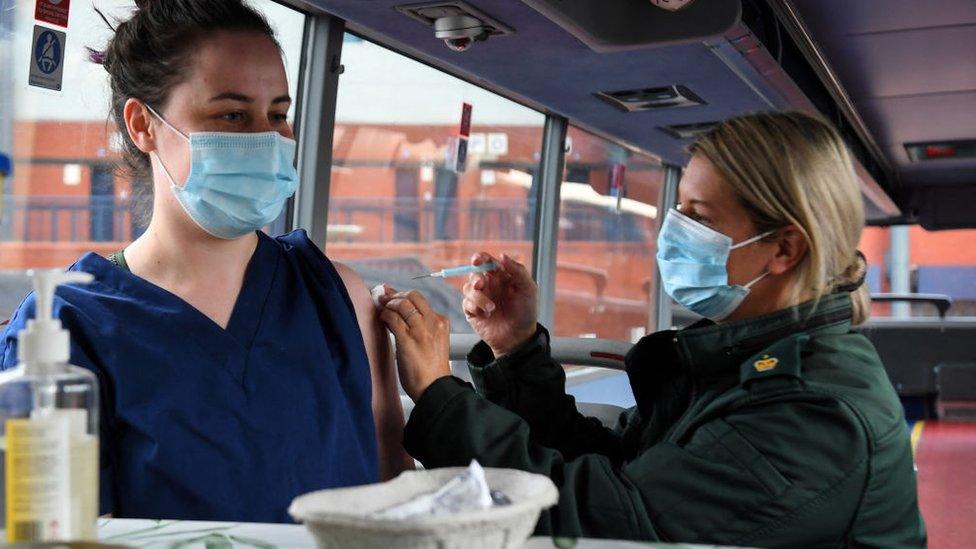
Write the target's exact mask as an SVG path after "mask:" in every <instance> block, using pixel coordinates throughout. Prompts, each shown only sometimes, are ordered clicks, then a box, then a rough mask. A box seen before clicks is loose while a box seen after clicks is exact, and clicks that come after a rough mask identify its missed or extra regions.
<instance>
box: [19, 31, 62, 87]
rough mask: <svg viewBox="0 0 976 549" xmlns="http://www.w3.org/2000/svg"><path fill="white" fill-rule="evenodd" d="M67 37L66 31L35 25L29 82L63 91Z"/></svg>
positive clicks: (33, 84)
mask: <svg viewBox="0 0 976 549" xmlns="http://www.w3.org/2000/svg"><path fill="white" fill-rule="evenodd" d="M65 38H66V35H65V33H63V32H61V31H56V30H51V29H48V28H45V27H42V26H40V25H34V39H33V40H32V41H31V62H30V76H29V77H28V80H27V83H28V84H30V85H31V86H36V87H38V88H47V89H49V90H56V91H61V82H62V80H63V78H64V46H65Z"/></svg>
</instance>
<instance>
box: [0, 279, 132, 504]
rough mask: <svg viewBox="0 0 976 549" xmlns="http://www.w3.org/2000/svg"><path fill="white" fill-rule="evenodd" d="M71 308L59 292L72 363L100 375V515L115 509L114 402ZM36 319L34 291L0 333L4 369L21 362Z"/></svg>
mask: <svg viewBox="0 0 976 549" xmlns="http://www.w3.org/2000/svg"><path fill="white" fill-rule="evenodd" d="M67 309H68V307H66V305H65V303H64V301H63V300H62V299H60V298H59V297H58V296H57V295H55V298H54V310H55V314H57V315H58V316H59V318H60V319H61V322H62V323H63V325H64V327H65V328H66V329H67V330H68V332H69V333H71V363H72V364H73V365H75V366H80V367H82V368H85V369H86V370H89V371H91V372H93V373H94V374H95V375H96V376H97V377H98V387H99V395H98V397H99V418H98V420H99V421H98V428H99V436H98V439H99V456H98V463H99V505H98V508H99V514H100V515H105V514H108V513H112V512H114V510H115V484H114V482H113V477H112V455H111V452H109V451H108V448H109V445H110V442H111V440H112V434H111V433H112V432H113V430H114V429H113V424H112V416H111V414H109V413H108V410H109V409H111V407H112V403H113V401H112V400H111V394H112V392H111V391H110V389H109V387H108V379H107V377H106V376H105V375H104V370H103V369H102V368H101V367H100V365H99V364H98V362H97V359H96V356H95V353H94V352H93V351H94V349H93V346H92V345H90V344H88V342H87V340H86V339H85V338H84V331H83V330H81V329H76V328H77V326H76V325H75V322H74V320H73V319H74V315H72V314H65V313H66V312H67ZM30 318H34V294H33V292H32V293H30V294H28V295H27V297H26V298H24V301H23V302H21V304H20V306H19V307H17V311H16V312H15V313H14V316H13V317H12V318H11V319H10V323H9V324H8V325H7V326H6V329H5V330H4V332H3V335H2V336H0V370H8V369H10V368H14V367H16V366H17V364H18V358H17V335H18V334H19V333H20V332H21V330H23V329H24V328H25V327H26V325H27V320H28V319H30Z"/></svg>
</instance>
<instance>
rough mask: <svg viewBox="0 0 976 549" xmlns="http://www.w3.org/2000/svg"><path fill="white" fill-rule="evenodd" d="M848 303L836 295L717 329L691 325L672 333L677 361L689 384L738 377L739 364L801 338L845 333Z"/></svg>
mask: <svg viewBox="0 0 976 549" xmlns="http://www.w3.org/2000/svg"><path fill="white" fill-rule="evenodd" d="M850 329H851V298H850V294H848V293H846V292H845V293H837V294H831V295H827V296H823V297H821V298H820V299H819V300H813V301H807V302H805V303H801V304H800V305H797V306H794V307H790V308H787V309H782V310H779V311H776V312H773V313H769V314H767V315H763V316H760V317H755V318H748V319H743V320H738V321H734V322H726V323H722V324H707V325H704V326H703V325H702V324H701V323H699V324H695V325H693V326H692V327H690V328H686V329H684V330H680V331H678V332H676V333H675V337H674V343H675V348H676V349H677V353H678V359H679V361H680V362H681V365H682V366H683V368H684V370H685V371H686V372H688V373H689V374H690V375H691V376H692V377H693V378H698V379H702V378H716V377H725V376H738V375H739V366H740V365H741V364H742V361H744V360H745V359H747V358H749V357H751V356H753V355H754V354H756V353H757V352H759V351H760V350H762V349H764V348H766V347H768V346H770V345H772V344H773V343H775V342H777V341H779V340H782V339H784V338H787V337H789V336H791V335H794V334H797V333H801V332H807V333H810V332H817V333H824V332H826V333H847V332H849V331H850Z"/></svg>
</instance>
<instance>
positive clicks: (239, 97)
mask: <svg viewBox="0 0 976 549" xmlns="http://www.w3.org/2000/svg"><path fill="white" fill-rule="evenodd" d="M228 99H229V100H231V101H240V102H241V103H254V98H252V97H248V96H246V95H244V94H240V93H234V92H224V93H219V94H217V95H215V96H213V97H211V98H210V101H225V100H228Z"/></svg>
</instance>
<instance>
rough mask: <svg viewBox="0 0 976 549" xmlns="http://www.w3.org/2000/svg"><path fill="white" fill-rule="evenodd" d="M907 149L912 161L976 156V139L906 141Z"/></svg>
mask: <svg viewBox="0 0 976 549" xmlns="http://www.w3.org/2000/svg"><path fill="white" fill-rule="evenodd" d="M905 151H906V152H907V153H908V158H911V159H912V162H921V161H923V160H939V159H942V158H974V157H976V140H967V141H941V142H932V143H906V144H905Z"/></svg>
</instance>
